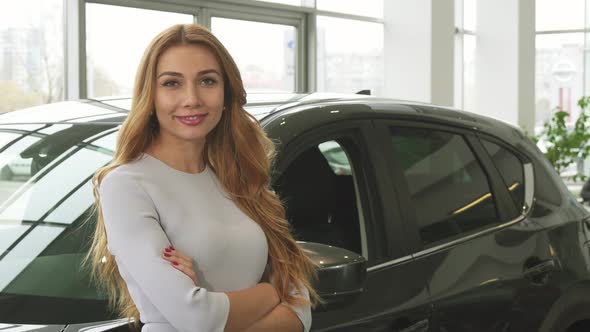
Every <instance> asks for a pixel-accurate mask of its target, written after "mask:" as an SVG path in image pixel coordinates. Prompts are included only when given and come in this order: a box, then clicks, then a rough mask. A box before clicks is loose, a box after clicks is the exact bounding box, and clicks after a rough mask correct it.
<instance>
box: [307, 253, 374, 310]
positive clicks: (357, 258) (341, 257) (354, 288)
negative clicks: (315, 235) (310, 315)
mask: <svg viewBox="0 0 590 332" xmlns="http://www.w3.org/2000/svg"><path fill="white" fill-rule="evenodd" d="M299 245H301V247H302V248H303V249H304V250H305V252H306V254H307V256H308V257H309V258H311V260H312V261H313V262H315V263H316V264H317V266H318V267H317V268H316V271H317V274H318V279H317V280H315V281H314V284H313V285H314V287H315V289H316V291H317V292H318V294H319V295H320V297H321V298H322V299H323V300H324V301H325V303H324V304H321V305H318V306H317V307H316V309H315V311H327V310H331V309H335V308H340V307H343V306H346V305H349V304H351V303H352V302H354V301H355V300H356V299H357V298H358V296H359V295H360V294H361V293H362V292H363V290H364V288H365V281H366V279H367V260H366V259H365V258H364V257H363V256H361V255H359V254H357V253H354V252H352V251H349V250H346V249H342V248H338V247H334V246H330V245H326V244H320V243H315V242H299Z"/></svg>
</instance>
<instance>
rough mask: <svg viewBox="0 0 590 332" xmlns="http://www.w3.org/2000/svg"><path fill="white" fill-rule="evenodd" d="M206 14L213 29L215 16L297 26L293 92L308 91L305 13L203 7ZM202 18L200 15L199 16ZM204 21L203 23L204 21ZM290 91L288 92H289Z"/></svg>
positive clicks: (207, 23) (205, 17)
mask: <svg viewBox="0 0 590 332" xmlns="http://www.w3.org/2000/svg"><path fill="white" fill-rule="evenodd" d="M200 12H201V13H202V14H203V15H202V16H204V17H203V21H204V22H206V26H207V28H208V29H210V30H211V31H212V32H213V33H215V32H214V31H213V30H212V26H211V21H212V19H213V18H214V17H218V18H226V19H232V20H241V21H246V22H258V23H268V24H280V25H288V26H292V27H294V28H295V47H296V50H295V82H294V88H295V91H292V92H293V93H301V92H305V91H308V90H309V89H308V84H307V81H306V80H305V77H306V75H305V74H306V72H307V66H308V64H307V62H308V61H307V57H306V56H305V55H306V54H307V52H308V50H307V45H306V43H305V39H306V38H305V36H306V33H307V23H306V19H305V15H288V16H287V17H284V16H281V15H278V13H274V14H273V15H271V14H270V13H269V14H267V15H261V14H260V12H258V13H253V12H250V11H241V12H237V11H233V12H230V11H227V10H221V9H214V8H213V9H202V10H201V11H200ZM199 18H200V17H199ZM204 22H203V23H204ZM287 93H288V92H287Z"/></svg>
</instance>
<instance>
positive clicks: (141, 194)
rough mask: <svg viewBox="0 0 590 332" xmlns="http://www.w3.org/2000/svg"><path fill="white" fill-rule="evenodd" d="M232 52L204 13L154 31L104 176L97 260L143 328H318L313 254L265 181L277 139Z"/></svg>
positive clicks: (93, 259)
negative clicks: (258, 112) (250, 109)
mask: <svg viewBox="0 0 590 332" xmlns="http://www.w3.org/2000/svg"><path fill="white" fill-rule="evenodd" d="M245 103H246V94H245V91H244V87H243V85H242V81H241V78H240V74H239V71H238V68H237V66H236V64H235V63H234V61H233V59H232V58H231V56H230V55H229V53H228V52H227V50H226V49H225V48H224V47H223V45H222V44H221V43H220V42H219V41H218V40H217V39H216V38H215V37H214V36H213V35H212V34H211V33H210V32H209V31H207V30H206V29H204V28H203V27H200V26H198V25H194V24H189V25H175V26H173V27H171V28H169V29H167V30H165V31H163V32H162V33H160V34H159V35H158V36H156V37H155V39H154V40H153V41H152V42H151V44H150V45H149V46H148V48H147V50H146V51H145V53H144V56H143V59H142V61H141V64H140V65H139V68H138V71H137V76H136V81H135V87H134V91H133V101H132V106H131V111H130V112H129V116H128V117H127V119H126V120H125V122H124V123H123V125H122V127H121V130H120V132H119V137H118V141H117V147H116V151H115V155H114V158H113V161H112V163H110V164H109V165H108V166H106V167H104V168H102V169H100V170H99V171H98V172H97V173H96V174H95V177H94V195H95V199H96V203H97V204H96V206H97V207H98V221H97V224H96V230H95V235H94V239H93V243H92V246H91V249H90V252H89V254H88V256H87V261H89V262H90V264H91V265H92V268H93V276H94V277H95V280H98V281H99V282H100V283H101V284H102V285H103V286H105V287H106V290H107V291H108V295H109V300H110V303H111V305H112V306H114V308H115V309H116V310H117V312H118V313H119V314H120V315H121V316H123V317H133V318H134V320H135V323H136V326H137V323H138V322H139V321H141V322H142V323H144V326H143V327H142V331H144V332H152V331H153V332H164V331H165V332H172V331H184V332H188V331H199V332H201V331H202V332H205V331H302V330H303V331H308V330H309V329H310V326H311V309H310V308H311V305H312V304H315V303H316V302H317V301H318V300H319V298H318V297H317V294H316V292H315V291H314V290H313V288H312V287H311V283H310V278H311V277H312V276H314V271H315V270H314V266H313V264H312V262H311V261H310V260H309V259H308V258H307V257H306V256H305V254H304V253H303V251H302V249H301V248H300V247H299V246H298V245H297V243H296V242H295V241H294V239H293V237H292V235H291V233H290V229H289V225H288V223H287V221H286V220H285V211H284V208H283V206H282V204H281V201H280V200H279V198H278V197H277V196H276V195H275V194H274V192H273V191H272V190H271V189H270V188H269V171H270V165H271V160H272V156H273V152H274V150H273V145H272V142H271V141H270V140H269V139H268V138H267V137H266V135H265V133H264V131H263V130H262V129H261V127H260V126H259V124H258V123H257V121H256V120H255V119H254V118H253V117H252V116H250V115H249V114H248V113H246V112H245V111H244V108H243V106H244V104H245Z"/></svg>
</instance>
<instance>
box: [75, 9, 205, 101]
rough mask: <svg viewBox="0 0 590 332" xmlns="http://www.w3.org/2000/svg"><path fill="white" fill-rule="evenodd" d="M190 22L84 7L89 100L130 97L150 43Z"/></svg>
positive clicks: (149, 12)
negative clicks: (161, 34) (170, 28)
mask: <svg viewBox="0 0 590 332" xmlns="http://www.w3.org/2000/svg"><path fill="white" fill-rule="evenodd" d="M129 18H133V20H132V21H130V20H129ZM193 22H194V20H193V16H192V15H186V14H177V13H170V12H162V11H155V10H147V9H138V8H127V7H118V6H110V5H101V4H94V3H88V4H86V39H87V40H86V61H87V65H86V66H87V72H86V75H87V82H88V83H87V84H88V97H103V96H113V95H131V92H132V88H133V82H134V79H135V72H136V70H137V66H138V65H139V61H140V59H141V56H142V55H143V52H144V50H145V48H146V47H147V45H148V44H149V42H150V41H151V40H152V39H153V38H154V37H155V36H156V35H157V34H158V33H160V32H161V31H162V30H164V29H166V28H168V27H170V26H172V25H174V24H179V23H193Z"/></svg>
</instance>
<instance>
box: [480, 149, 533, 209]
mask: <svg viewBox="0 0 590 332" xmlns="http://www.w3.org/2000/svg"><path fill="white" fill-rule="evenodd" d="M481 142H482V144H483V146H484V147H485V149H486V150H487V151H488V153H489V154H490V156H491V157H492V160H493V161H494V164H495V165H496V167H497V168H498V171H499V172H500V175H501V176H502V180H503V181H504V184H505V185H506V188H508V191H509V192H510V196H512V199H513V200H514V204H516V207H517V209H518V211H519V212H520V211H522V208H523V206H524V166H523V164H522V162H521V161H520V159H518V157H517V156H516V155H515V154H514V153H512V152H510V151H509V150H508V149H506V148H504V147H501V146H500V145H498V144H495V143H492V142H490V141H487V140H481Z"/></svg>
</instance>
